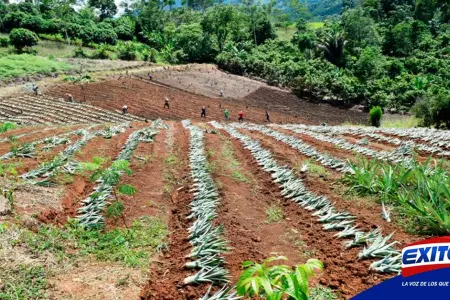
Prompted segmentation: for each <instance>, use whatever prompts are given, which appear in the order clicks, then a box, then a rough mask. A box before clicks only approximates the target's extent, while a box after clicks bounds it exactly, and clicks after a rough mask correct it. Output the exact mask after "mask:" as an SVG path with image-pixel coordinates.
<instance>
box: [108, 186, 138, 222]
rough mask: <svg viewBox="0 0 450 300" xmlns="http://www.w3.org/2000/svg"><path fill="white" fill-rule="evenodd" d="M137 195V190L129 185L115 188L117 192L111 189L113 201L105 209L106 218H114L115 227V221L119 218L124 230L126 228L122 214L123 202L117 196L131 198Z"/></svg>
mask: <svg viewBox="0 0 450 300" xmlns="http://www.w3.org/2000/svg"><path fill="white" fill-rule="evenodd" d="M136 193H137V189H136V188H135V187H134V186H132V185H129V184H124V185H121V186H119V187H118V188H117V190H115V189H113V195H114V198H115V201H114V202H112V203H111V204H110V205H109V206H108V208H107V209H106V217H108V218H111V217H112V218H114V222H115V223H116V225H117V220H118V218H119V217H120V218H121V219H122V221H123V224H124V225H125V227H126V228H128V225H127V222H126V220H125V216H124V214H123V211H124V209H125V207H124V205H123V202H122V201H120V199H119V197H118V196H117V194H122V195H127V196H133V195H135V194H136Z"/></svg>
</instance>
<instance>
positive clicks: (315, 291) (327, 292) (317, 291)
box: [309, 285, 339, 300]
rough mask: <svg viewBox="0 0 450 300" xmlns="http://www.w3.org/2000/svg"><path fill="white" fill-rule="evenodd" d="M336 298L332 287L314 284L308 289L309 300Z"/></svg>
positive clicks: (334, 299) (330, 299)
mask: <svg viewBox="0 0 450 300" xmlns="http://www.w3.org/2000/svg"><path fill="white" fill-rule="evenodd" d="M338 298H339V297H338V296H337V295H336V294H335V293H334V291H333V290H332V289H330V288H327V287H324V286H322V285H317V286H314V287H312V288H311V290H310V291H309V299H310V300H336V299H338Z"/></svg>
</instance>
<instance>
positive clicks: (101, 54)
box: [92, 44, 110, 59]
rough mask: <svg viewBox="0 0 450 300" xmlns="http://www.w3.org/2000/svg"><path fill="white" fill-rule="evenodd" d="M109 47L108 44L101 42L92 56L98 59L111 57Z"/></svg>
mask: <svg viewBox="0 0 450 300" xmlns="http://www.w3.org/2000/svg"><path fill="white" fill-rule="evenodd" d="M109 49H110V48H109V47H108V45H106V44H101V45H99V46H98V47H97V49H96V50H95V52H94V54H93V55H92V58H97V59H109V58H110V56H109Z"/></svg>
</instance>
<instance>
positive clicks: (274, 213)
mask: <svg viewBox="0 0 450 300" xmlns="http://www.w3.org/2000/svg"><path fill="white" fill-rule="evenodd" d="M283 218H284V215H283V210H282V209H281V207H278V206H276V205H272V206H270V207H269V208H267V209H266V223H277V222H280V221H281V220H283Z"/></svg>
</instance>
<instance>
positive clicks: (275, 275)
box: [236, 256, 323, 300]
mask: <svg viewBox="0 0 450 300" xmlns="http://www.w3.org/2000/svg"><path fill="white" fill-rule="evenodd" d="M279 260H287V258H286V257H284V256H278V257H269V258H267V259H265V260H264V261H263V262H262V263H260V264H259V263H256V262H253V261H246V262H244V263H243V264H242V267H243V268H244V271H242V273H241V275H240V276H239V279H238V282H237V287H236V288H237V293H238V295H240V296H245V297H261V298H264V299H267V300H281V299H286V298H287V299H293V300H294V299H295V300H306V299H308V295H309V279H310V278H311V277H313V276H314V275H315V274H316V272H317V271H318V270H322V269H323V264H322V262H320V261H319V260H317V259H309V260H308V261H307V262H306V263H305V264H303V265H297V266H296V267H295V269H292V268H291V267H289V266H286V265H273V263H274V262H276V261H279Z"/></svg>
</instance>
